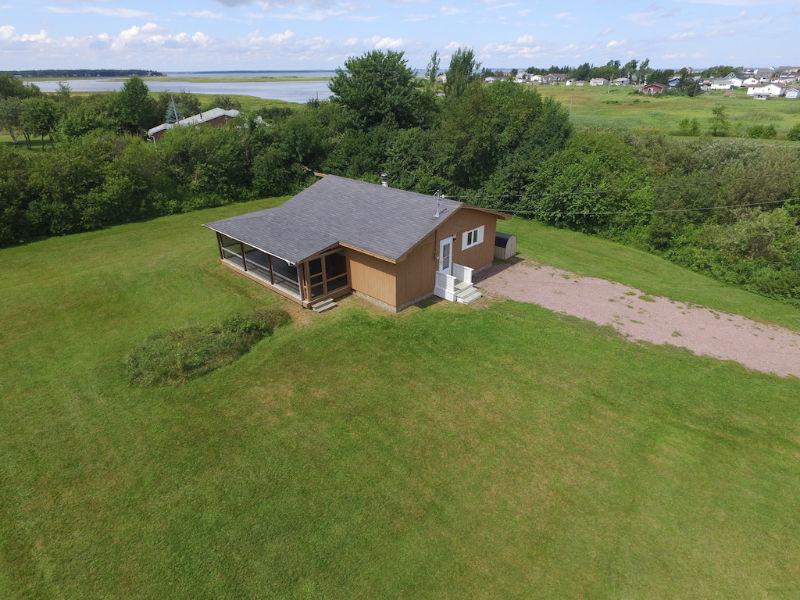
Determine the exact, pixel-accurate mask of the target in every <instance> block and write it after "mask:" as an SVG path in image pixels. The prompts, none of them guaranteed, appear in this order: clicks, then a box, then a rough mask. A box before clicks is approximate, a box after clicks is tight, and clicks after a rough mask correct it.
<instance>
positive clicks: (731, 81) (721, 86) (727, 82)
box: [708, 74, 744, 90]
mask: <svg viewBox="0 0 800 600" xmlns="http://www.w3.org/2000/svg"><path fill="white" fill-rule="evenodd" d="M743 85H744V80H742V79H740V78H739V77H736V75H733V74H730V75H728V76H727V77H718V78H715V79H712V80H711V85H710V86H709V88H708V89H710V90H730V89H733V88H740V87H742V86H743Z"/></svg>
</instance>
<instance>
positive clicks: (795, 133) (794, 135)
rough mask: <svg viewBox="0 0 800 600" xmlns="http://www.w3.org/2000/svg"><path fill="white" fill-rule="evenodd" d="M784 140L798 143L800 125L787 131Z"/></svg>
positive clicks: (799, 139) (799, 140)
mask: <svg viewBox="0 0 800 600" xmlns="http://www.w3.org/2000/svg"><path fill="white" fill-rule="evenodd" d="M786 139H789V140H792V141H793V142H800V123H798V124H797V125H795V126H794V127H792V128H791V129H790V130H789V133H787V134H786Z"/></svg>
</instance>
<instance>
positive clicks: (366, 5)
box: [0, 0, 800, 71]
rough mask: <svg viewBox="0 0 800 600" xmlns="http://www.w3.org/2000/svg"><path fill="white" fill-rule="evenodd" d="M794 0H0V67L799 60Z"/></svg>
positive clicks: (799, 5) (799, 13) (799, 12)
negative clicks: (375, 55) (401, 56)
mask: <svg viewBox="0 0 800 600" xmlns="http://www.w3.org/2000/svg"><path fill="white" fill-rule="evenodd" d="M798 31H800V2H798V0H663V1H661V2H654V3H647V2H634V1H629V0H562V1H561V2H551V1H550V2H548V1H533V2H531V1H528V2H525V1H515V0H472V1H466V2H463V1H462V2H459V1H456V0H446V1H444V2H438V1H433V0H390V1H382V2H367V1H360V0H311V1H306V0H283V1H275V2H273V1H272V0H172V1H169V2H163V1H156V0H0V70H3V69H23V68H47V67H52V68H68V67H91V68H102V67H108V68H152V69H159V70H166V71H180V70H201V69H214V70H217V69H227V70H236V69H331V68H334V67H336V66H338V65H341V64H342V62H343V60H344V59H345V58H346V57H347V56H351V55H354V54H360V53H362V52H364V51H366V50H370V49H373V48H379V49H400V50H405V52H406V55H407V56H408V58H409V63H410V64H411V66H414V67H424V66H425V64H426V62H427V60H428V57H429V56H430V53H431V52H432V51H433V50H439V52H440V53H441V54H442V55H443V56H444V58H445V60H446V59H447V57H448V56H449V54H450V53H451V52H452V50H453V49H454V48H456V47H458V46H459V45H464V46H471V47H472V48H474V49H475V50H476V52H477V53H478V55H479V58H480V61H481V62H482V63H483V64H484V65H486V66H493V67H526V66H530V65H540V66H549V65H550V64H559V65H561V64H577V63H580V62H584V61H589V62H594V63H604V62H606V61H607V60H609V59H611V58H618V59H620V60H623V61H626V60H628V59H630V58H643V57H650V59H651V64H653V65H655V66H673V67H680V66H686V65H689V66H703V65H711V64H718V63H725V64H736V65H738V64H744V65H753V66H777V65H782V64H793V63H800V46H798V44H797V39H798V38H797V32H798Z"/></svg>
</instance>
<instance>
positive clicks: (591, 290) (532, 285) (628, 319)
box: [478, 263, 800, 377]
mask: <svg viewBox="0 0 800 600" xmlns="http://www.w3.org/2000/svg"><path fill="white" fill-rule="evenodd" d="M478 287H480V288H481V289H483V290H486V291H487V292H489V293H493V294H498V295H500V296H505V297H507V298H510V299H512V300H518V301H520V302H530V303H534V304H539V305H541V306H544V307H545V308H549V309H551V310H554V311H557V312H560V313H564V314H568V315H573V316H576V317H580V318H583V319H588V320H590V321H593V322H595V323H597V324H599V325H610V326H611V327H613V328H614V329H615V330H617V331H618V332H619V333H621V334H622V335H623V336H625V337H626V338H629V339H631V340H637V341H643V342H650V343H653V344H668V345H671V346H679V347H682V348H686V349H688V350H690V351H692V352H694V353H695V354H701V355H706V356H713V357H715V358H719V359H722V360H734V361H736V362H739V363H741V364H743V365H745V366H746V367H749V368H751V369H754V370H756V371H762V372H765V373H775V374H777V375H781V376H788V375H794V376H795V377H800V334H798V333H795V332H793V331H790V330H788V329H784V328H783V327H778V326H775V325H766V324H763V323H758V322H756V321H752V320H750V319H747V318H745V317H742V316H740V315H735V314H728V313H721V312H720V311H714V310H710V309H708V308H705V307H702V306H694V305H684V304H678V303H676V302H675V301H673V300H671V299H669V298H664V297H661V296H651V295H649V294H646V293H644V292H642V291H640V290H637V289H634V288H631V287H628V286H625V285H622V284H621V283H616V282H613V281H607V280H605V279H598V278H596V277H582V276H579V275H575V274H574V273H569V272H568V271H563V270H561V269H556V268H553V267H548V266H545V265H537V264H533V263H517V264H514V265H511V266H509V265H498V266H496V267H493V268H492V269H490V270H489V271H488V272H487V273H486V274H485V275H484V277H483V278H482V280H481V281H480V283H479V284H478Z"/></svg>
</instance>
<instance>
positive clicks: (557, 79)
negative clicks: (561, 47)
mask: <svg viewBox="0 0 800 600" xmlns="http://www.w3.org/2000/svg"><path fill="white" fill-rule="evenodd" d="M566 80H567V75H566V74H565V73H550V74H549V75H545V76H544V83H548V84H550V85H555V84H557V83H564V82H565V81H566Z"/></svg>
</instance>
